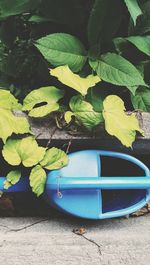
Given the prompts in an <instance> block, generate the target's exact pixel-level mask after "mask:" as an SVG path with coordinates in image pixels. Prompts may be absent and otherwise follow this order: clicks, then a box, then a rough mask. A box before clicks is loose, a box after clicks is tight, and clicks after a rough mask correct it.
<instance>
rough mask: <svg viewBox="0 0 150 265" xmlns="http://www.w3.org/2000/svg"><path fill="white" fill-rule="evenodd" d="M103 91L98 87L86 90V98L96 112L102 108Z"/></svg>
mask: <svg viewBox="0 0 150 265" xmlns="http://www.w3.org/2000/svg"><path fill="white" fill-rule="evenodd" d="M103 93H104V91H101V89H100V88H99V87H95V88H91V89H90V90H89V91H88V94H87V96H86V100H87V101H88V102H89V103H90V104H91V105H92V106H93V110H94V111H96V112H102V110H103V100H104V98H105V96H104V95H103Z"/></svg>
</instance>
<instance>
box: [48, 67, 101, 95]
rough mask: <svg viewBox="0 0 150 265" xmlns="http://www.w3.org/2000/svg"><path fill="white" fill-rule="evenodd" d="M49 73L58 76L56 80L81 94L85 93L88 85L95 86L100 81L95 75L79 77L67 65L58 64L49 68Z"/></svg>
mask: <svg viewBox="0 0 150 265" xmlns="http://www.w3.org/2000/svg"><path fill="white" fill-rule="evenodd" d="M50 74H51V75H52V76H55V77H57V78H58V80H59V81H60V82H61V83H63V84H64V85H66V86H69V87H71V88H73V89H75V90H76V91H78V92H79V93H81V94H82V95H83V96H85V95H86V94H87V91H88V89H89V88H90V87H93V86H95V85H96V84H97V83H99V82H100V81H101V79H100V78H99V77H98V76H97V75H88V76H87V77H80V76H79V75H77V74H74V73H73V72H72V71H71V70H70V69H69V67H68V65H64V66H59V67H56V68H55V69H51V70H50Z"/></svg>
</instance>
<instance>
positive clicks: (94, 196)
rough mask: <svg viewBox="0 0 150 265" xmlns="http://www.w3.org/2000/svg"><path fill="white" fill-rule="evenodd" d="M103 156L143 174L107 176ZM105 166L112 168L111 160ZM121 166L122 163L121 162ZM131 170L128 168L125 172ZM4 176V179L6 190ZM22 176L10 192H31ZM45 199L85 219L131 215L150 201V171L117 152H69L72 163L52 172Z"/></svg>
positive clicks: (0, 182) (25, 178)
mask: <svg viewBox="0 0 150 265" xmlns="http://www.w3.org/2000/svg"><path fill="white" fill-rule="evenodd" d="M103 157H113V158H115V159H118V160H117V161H118V162H117V163H119V159H121V160H125V161H130V163H131V164H134V165H136V166H137V168H139V169H140V170H141V172H142V174H141V176H130V177H129V176H126V175H124V174H123V175H120V176H118V175H117V176H103V175H102V173H103V170H102V159H103ZM105 167H108V168H109V167H110V165H109V163H108V164H106V165H105ZM118 168H119V165H118ZM126 171H127V169H126V170H125V172H126ZM4 180H5V177H4V178H2V177H1V178H0V189H1V190H3V182H4ZM28 190H30V187H29V179H28V177H22V178H21V180H20V181H19V182H18V183H17V184H16V185H14V186H12V187H10V188H9V189H8V192H17V191H28ZM43 198H44V199H45V200H46V201H47V203H48V204H50V205H51V206H53V207H55V208H57V209H59V210H61V211H63V212H66V213H68V214H72V215H75V216H78V217H82V218H88V219H105V218H113V217H119V216H123V215H127V214H130V213H132V212H134V211H136V210H138V209H140V208H141V207H143V206H144V205H145V204H146V203H147V202H148V200H150V172H149V169H148V168H147V167H146V166H145V165H144V164H143V163H142V162H141V161H139V160H138V159H136V158H134V157H132V156H129V155H126V154H122V153H116V152H110V151H101V150H100V151H99V150H86V151H79V152H74V153H72V154H69V164H68V166H66V167H64V168H62V169H59V170H54V171H50V172H48V176H47V182H46V187H45V192H44V195H43Z"/></svg>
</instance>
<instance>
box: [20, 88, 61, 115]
mask: <svg viewBox="0 0 150 265" xmlns="http://www.w3.org/2000/svg"><path fill="white" fill-rule="evenodd" d="M63 95H64V92H63V91H62V90H59V89H58V88H56V87H54V86H49V87H41V88H39V89H35V90H33V91H31V92H30V93H29V94H28V95H27V96H26V98H25V99H24V101H23V110H24V111H29V116H31V117H44V116H46V115H48V114H49V113H51V112H53V111H57V110H58V109H59V104H58V103H57V101H58V100H60V99H61V98H62V97H63ZM45 103H46V104H45ZM37 104H41V105H42V104H43V106H40V107H39V106H37V107H36V105H37Z"/></svg>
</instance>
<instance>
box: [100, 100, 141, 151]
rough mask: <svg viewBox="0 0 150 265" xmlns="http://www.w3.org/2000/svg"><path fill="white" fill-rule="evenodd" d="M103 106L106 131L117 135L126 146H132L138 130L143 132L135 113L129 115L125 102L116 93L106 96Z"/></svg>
mask: <svg viewBox="0 0 150 265" xmlns="http://www.w3.org/2000/svg"><path fill="white" fill-rule="evenodd" d="M103 106H104V110H103V117H104V120H105V129H106V131H107V132H108V133H109V134H110V135H112V136H116V137H117V138H118V139H119V140H120V141H121V143H122V144H123V145H125V146H126V147H131V146H132V143H133V142H134V140H135V137H136V131H139V132H140V133H141V134H143V130H142V129H141V128H140V127H139V123H138V120H137V118H136V116H135V114H131V115H127V114H126V113H125V106H124V102H123V101H122V99H121V98H119V97H118V96H115V95H111V96H108V97H106V99H105V100H104V102H103Z"/></svg>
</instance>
